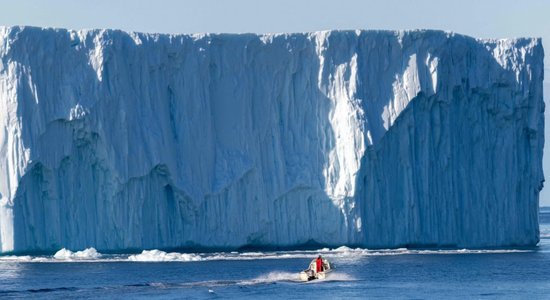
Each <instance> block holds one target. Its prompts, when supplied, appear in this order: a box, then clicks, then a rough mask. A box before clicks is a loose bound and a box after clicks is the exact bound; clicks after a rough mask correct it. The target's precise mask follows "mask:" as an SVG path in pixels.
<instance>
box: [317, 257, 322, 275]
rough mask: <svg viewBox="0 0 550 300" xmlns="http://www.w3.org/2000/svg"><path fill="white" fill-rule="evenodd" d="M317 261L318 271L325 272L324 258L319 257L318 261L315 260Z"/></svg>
mask: <svg viewBox="0 0 550 300" xmlns="http://www.w3.org/2000/svg"><path fill="white" fill-rule="evenodd" d="M315 263H316V269H317V272H323V260H322V259H320V258H318V259H317V261H315Z"/></svg>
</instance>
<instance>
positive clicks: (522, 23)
mask: <svg viewBox="0 0 550 300" xmlns="http://www.w3.org/2000/svg"><path fill="white" fill-rule="evenodd" d="M0 7H1V8H2V9H1V10H0V25H34V26H48V27H62V28H71V29H84V28H117V29H123V30H130V31H143V32H162V33H196V32H257V33H265V32H301V31H316V30H325V29H417V28H431V29H443V30H451V31H455V32H458V33H463V34H468V35H471V36H474V37H482V38H483V37H490V38H505V37H518V36H529V37H542V38H543V44H544V46H545V49H549V50H547V53H549V54H548V55H547V57H550V1H548V0H521V1H520V0H517V1H514V0H500V1H498V0H461V1H456V0H455V1H445V0H441V1H436V0H432V1H428V0H415V1H412V0H402V1H398V0H379V1H371V0H363V1H360V0H333V1H328V0H318V1H307V0H304V1H299V0H278V1H261V0H233V1H229V0H227V1H222V0H220V1H209V0H193V1H184V0H182V1H175V0H157V1H142V0H134V1H125V0H121V1H117V0H108V1H107V0H93V1H84V0H57V1H55V0H51V1H45V0H29V1H25V0H17V1H5V0H0ZM545 66H548V67H545V71H546V73H547V74H550V63H549V58H546V59H545ZM544 88H545V99H548V96H550V93H549V92H550V80H546V82H545V84H544ZM548 110H550V107H549V109H548ZM548 110H547V111H548ZM549 125H550V124H549ZM547 127H550V126H547ZM546 140H547V141H550V130H548V129H547V130H546ZM548 154H550V152H549V151H548V150H546V151H545V158H544V170H545V174H547V177H548V178H550V157H549V155H548ZM548 186H549V187H546V188H545V189H544V190H543V191H542V193H541V205H547V206H550V180H549V184H548Z"/></svg>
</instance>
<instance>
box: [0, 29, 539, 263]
mask: <svg viewBox="0 0 550 300" xmlns="http://www.w3.org/2000/svg"><path fill="white" fill-rule="evenodd" d="M543 56H544V54H543V49H542V45H541V41H540V39H532V38H518V39H500V40H482V39H474V38H471V37H467V36H463V35H459V34H454V33H449V32H442V31H430V30H417V31H398V32H393V31H322V32H313V33H296V34H265V35H255V34H195V35H165V34H143V33H132V32H123V31H117V30H82V31H72V30H63V29H49V28H33V27H0V196H1V200H0V252H3V253H7V252H30V251H54V250H58V249H61V248H68V249H84V248H87V247H95V248H96V249H98V250H100V251H106V250H112V251H116V250H121V249H151V248H157V249H163V248H165V249H166V248H221V249H237V248H239V247H243V246H265V247H299V246H303V245H307V244H309V245H311V244H322V245H349V246H351V245H355V246H362V247H369V248H392V247H415V246H417V247H473V248H476V247H482V248H483V247H507V246H532V245H535V244H536V243H537V242H538V238H539V232H538V216H537V212H538V195H539V191H540V189H541V188H542V182H543V173H542V149H543V144H544V118H543V112H544V102H543V96H542V82H543Z"/></svg>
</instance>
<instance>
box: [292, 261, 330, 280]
mask: <svg viewBox="0 0 550 300" xmlns="http://www.w3.org/2000/svg"><path fill="white" fill-rule="evenodd" d="M322 260H323V268H322V270H319V272H318V271H317V258H315V259H313V260H312V261H311V262H310V263H309V268H308V269H306V270H303V271H302V272H300V280H301V281H311V280H315V279H325V278H326V277H327V274H328V273H330V272H332V266H331V265H330V263H329V262H328V260H326V259H324V258H323V259H322Z"/></svg>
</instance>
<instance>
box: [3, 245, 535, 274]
mask: <svg viewBox="0 0 550 300" xmlns="http://www.w3.org/2000/svg"><path fill="white" fill-rule="evenodd" d="M532 251H535V250H520V249H495V250H483V249H454V250H412V249H407V248H399V249H376V250H371V249H362V248H355V249H354V248H349V247H346V246H342V247H339V248H335V249H329V248H322V249H318V250H297V251H274V252H216V253H178V252H165V251H161V250H158V249H154V250H143V251H142V252H141V253H140V254H101V253H99V252H98V251H97V250H96V249H94V248H87V249H84V250H82V251H76V252H73V251H71V250H68V249H65V248H63V249H61V250H59V251H57V252H56V253H55V254H54V255H53V256H28V255H25V256H14V255H11V256H0V263H2V262H124V261H127V262H200V261H216V260H264V259H301V258H303V259H309V258H312V257H315V256H316V255H318V254H321V255H323V256H325V257H327V258H329V259H332V260H350V259H361V258H364V257H369V256H389V255H430V254H431V255H453V254H454V255H463V254H495V253H519V252H532ZM274 276H275V275H274Z"/></svg>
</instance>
